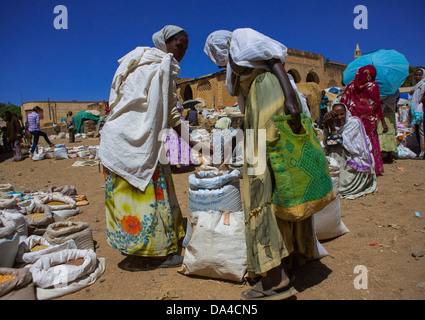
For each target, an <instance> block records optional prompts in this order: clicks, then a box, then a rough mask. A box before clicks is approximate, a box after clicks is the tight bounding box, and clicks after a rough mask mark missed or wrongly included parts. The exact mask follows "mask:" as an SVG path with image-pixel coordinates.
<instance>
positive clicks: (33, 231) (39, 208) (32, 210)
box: [22, 202, 55, 236]
mask: <svg viewBox="0 0 425 320" xmlns="http://www.w3.org/2000/svg"><path fill="white" fill-rule="evenodd" d="M22 213H23V215H24V218H25V221H26V222H27V224H28V235H39V236H40V235H42V234H43V233H44V232H45V231H46V228H47V226H48V225H49V224H51V223H53V222H55V220H54V217H53V211H52V209H51V208H50V207H49V206H47V205H44V204H41V203H36V202H33V203H32V204H31V205H30V206H28V207H26V208H24V209H23V210H22Z"/></svg>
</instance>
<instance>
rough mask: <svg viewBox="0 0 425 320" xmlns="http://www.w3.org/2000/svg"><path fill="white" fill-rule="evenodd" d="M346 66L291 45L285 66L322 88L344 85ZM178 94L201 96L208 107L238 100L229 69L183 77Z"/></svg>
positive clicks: (298, 78)
mask: <svg viewBox="0 0 425 320" xmlns="http://www.w3.org/2000/svg"><path fill="white" fill-rule="evenodd" d="M346 67H347V65H346V64H343V63H338V62H334V61H329V59H326V60H325V59H324V57H323V55H321V54H317V53H312V52H307V51H302V50H297V49H291V48H288V56H287V58H286V62H285V69H286V71H287V72H288V73H289V74H291V75H292V77H293V78H294V80H295V83H300V82H315V83H317V84H318V85H319V87H320V89H325V88H329V87H340V86H343V84H342V80H343V72H344V70H345V68H346ZM177 94H178V96H179V99H180V100H181V101H182V102H183V101H186V100H191V99H196V98H201V99H203V100H205V101H206V102H207V106H208V108H214V107H220V106H225V107H230V106H233V104H234V103H236V101H237V98H236V97H231V96H230V95H229V93H228V92H227V90H226V71H225V70H221V71H219V72H216V73H212V74H209V75H205V76H202V77H199V78H195V79H179V82H178V85H177Z"/></svg>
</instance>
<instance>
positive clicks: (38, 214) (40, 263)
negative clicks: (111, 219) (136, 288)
mask: <svg viewBox="0 0 425 320" xmlns="http://www.w3.org/2000/svg"><path fill="white" fill-rule="evenodd" d="M50 191H51V192H50V193H48V194H47V195H46V194H45V193H41V194H40V197H38V200H37V201H33V202H31V203H30V204H29V205H28V206H25V207H22V208H21V207H20V206H15V207H11V208H8V209H5V210H2V211H0V300H11V299H13V300H14V299H19V300H36V299H37V300H47V299H52V298H56V297H60V296H63V295H66V294H70V293H73V292H76V291H78V290H80V289H82V288H84V287H87V286H89V285H91V284H93V283H94V282H95V281H96V280H97V279H98V278H99V277H100V276H101V275H102V274H103V272H104V271H105V259H104V258H98V257H97V255H96V253H95V247H94V241H93V237H92V230H91V229H90V227H89V225H88V223H86V222H76V221H67V220H66V219H64V218H63V217H61V216H59V215H55V214H54V213H53V210H52V209H54V207H53V208H52V207H51V206H49V205H47V204H44V203H43V201H44V200H46V196H49V194H50V196H51V195H52V194H54V193H55V192H54V191H62V192H64V193H72V194H74V193H76V190H75V187H72V186H65V187H61V188H59V189H57V188H55V189H51V190H50ZM62 196H64V197H67V198H69V199H71V198H70V196H65V195H64V194H62ZM47 200H52V198H47ZM73 201H74V202H75V200H73ZM50 202H51V201H50ZM47 203H49V202H47ZM65 205H66V203H65ZM56 209H57V208H56ZM55 218H56V219H55Z"/></svg>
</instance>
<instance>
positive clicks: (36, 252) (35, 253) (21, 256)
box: [16, 235, 77, 266]
mask: <svg viewBox="0 0 425 320" xmlns="http://www.w3.org/2000/svg"><path fill="white" fill-rule="evenodd" d="M65 249H77V245H76V244H75V241H74V240H72V239H70V240H68V241H66V242H64V243H61V244H57V245H52V244H51V243H49V241H47V239H46V238H44V237H41V236H36V235H32V236H29V237H28V238H27V239H26V240H25V241H23V242H21V243H20V244H19V247H18V252H17V254H16V264H17V265H22V266H23V265H26V264H29V263H34V262H36V261H37V260H38V259H40V257H41V256H43V255H46V254H49V253H53V252H57V251H60V250H65Z"/></svg>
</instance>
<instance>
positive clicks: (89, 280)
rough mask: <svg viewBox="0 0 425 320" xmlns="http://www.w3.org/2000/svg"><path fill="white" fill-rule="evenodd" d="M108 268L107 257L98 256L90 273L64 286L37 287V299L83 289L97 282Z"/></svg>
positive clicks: (49, 297)
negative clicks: (94, 267)
mask: <svg viewBox="0 0 425 320" xmlns="http://www.w3.org/2000/svg"><path fill="white" fill-rule="evenodd" d="M105 268H106V261H105V258H98V260H97V264H96V269H95V270H94V271H93V272H92V273H89V274H88V275H85V276H83V277H81V278H79V279H77V280H75V281H74V282H71V283H69V284H67V285H64V286H58V287H56V288H55V287H53V288H47V289H44V288H40V287H37V288H36V292H37V300H49V299H53V298H58V297H61V296H64V295H67V294H71V293H74V292H77V291H78V290H81V289H83V288H85V287H88V286H90V285H92V284H93V283H95V282H96V280H97V279H99V277H100V276H101V275H102V274H103V273H104V272H105Z"/></svg>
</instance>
